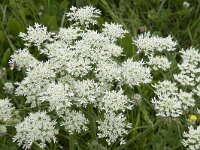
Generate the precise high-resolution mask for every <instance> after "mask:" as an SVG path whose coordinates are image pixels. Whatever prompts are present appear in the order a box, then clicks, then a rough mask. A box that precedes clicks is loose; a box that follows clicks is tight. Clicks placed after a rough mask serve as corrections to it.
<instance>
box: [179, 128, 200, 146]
mask: <svg viewBox="0 0 200 150" xmlns="http://www.w3.org/2000/svg"><path fill="white" fill-rule="evenodd" d="M188 129H189V131H188V132H184V133H183V138H184V139H183V140H182V143H183V145H184V146H185V147H186V148H187V149H189V150H199V149H200V126H197V128H196V129H195V128H194V127H193V126H189V127H188Z"/></svg>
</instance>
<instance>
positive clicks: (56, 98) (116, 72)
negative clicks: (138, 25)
mask: <svg viewBox="0 0 200 150" xmlns="http://www.w3.org/2000/svg"><path fill="white" fill-rule="evenodd" d="M70 10H71V11H70V12H69V13H67V16H68V20H69V21H72V22H73V24H72V25H70V26H69V27H67V28H64V27H62V28H60V29H59V31H58V32H55V33H53V32H48V31H47V28H46V27H44V26H42V25H40V24H38V23H36V24H35V25H34V26H33V27H30V26H29V27H28V29H27V33H20V37H21V38H22V40H24V41H25V42H26V43H25V48H24V49H22V50H21V49H19V50H18V51H16V52H15V53H14V54H13V55H12V56H11V60H10V66H11V68H12V69H13V68H15V67H16V68H17V69H18V70H21V69H25V71H26V72H25V73H26V74H25V75H26V76H25V78H24V79H23V80H22V81H20V82H17V83H15V85H16V86H17V87H16V89H15V95H17V96H25V97H26V102H25V103H27V104H30V106H31V108H33V107H34V109H38V111H39V112H37V113H35V114H32V113H31V114H30V116H29V117H27V118H25V119H24V121H23V122H22V123H20V124H18V125H17V126H16V129H17V135H16V136H15V138H14V140H15V141H17V142H18V145H23V147H24V148H26V149H28V148H30V147H31V145H32V143H33V142H34V141H36V142H39V145H40V146H41V147H45V142H46V141H47V142H50V139H53V140H54V141H55V134H56V133H57V132H58V131H57V130H56V129H55V128H54V126H55V122H52V121H51V120H50V118H49V117H48V116H47V115H46V113H44V112H40V111H41V109H42V110H43V109H45V110H46V111H47V112H48V113H54V115H57V118H59V119H58V124H59V125H60V126H62V127H63V128H65V129H66V131H67V132H68V133H69V134H74V133H80V132H81V131H85V130H88V127H87V124H89V120H88V119H87V117H88V116H87V115H88V114H87V113H86V111H85V109H87V108H88V106H92V107H93V108H94V110H95V111H99V112H97V113H98V114H101V115H104V116H105V120H104V121H99V122H98V123H99V127H98V128H99V131H100V133H99V134H98V135H99V137H100V138H103V137H105V138H106V139H107V142H108V143H109V144H111V143H113V142H115V141H116V140H117V139H120V140H121V144H124V140H123V136H124V135H126V134H128V130H127V129H128V128H130V124H129V123H127V122H126V117H125V116H124V115H123V114H122V113H124V112H125V111H127V110H130V109H132V108H133V104H134V100H130V98H129V97H128V96H127V95H125V94H124V91H123V88H122V87H123V86H124V85H129V88H134V86H139V85H140V84H146V83H150V82H151V81H152V76H151V74H150V68H149V67H147V64H146V63H145V62H143V61H142V60H141V61H134V60H133V59H131V58H128V59H127V60H125V61H120V59H118V58H120V57H121V56H123V48H122V47H120V46H119V45H117V41H118V39H120V38H123V37H124V35H125V34H126V33H127V31H126V30H124V29H123V28H122V26H121V25H119V24H115V23H107V22H106V23H104V24H103V25H102V26H103V28H102V29H101V30H99V31H98V30H92V29H90V28H89V27H90V25H94V24H97V21H96V20H95V19H96V18H97V17H99V15H100V14H101V13H100V11H99V10H97V9H96V8H94V7H92V6H85V7H83V8H76V7H72V8H71V9H70ZM97 28H98V26H97V27H95V29H97ZM32 45H33V46H32ZM30 46H32V47H31V50H34V49H35V50H36V51H38V52H39V55H42V56H45V61H40V60H38V59H36V58H35V57H34V56H33V55H32V54H30V52H29V49H30ZM114 89H115V90H114ZM137 99H138V98H137ZM41 105H42V107H40V106H41ZM43 106H44V107H43ZM95 113H96V112H95ZM86 114H87V115H86ZM90 115H92V114H90ZM45 116H46V120H45ZM47 122H48V123H47ZM39 124H41V125H43V126H44V127H43V128H45V129H44V130H43V128H41V129H40V128H39ZM48 124H49V127H50V128H51V130H53V132H52V134H51V135H48V134H50V131H49V129H48ZM59 125H58V126H59ZM37 130H38V131H37ZM46 132H48V133H46ZM32 135H33V136H32Z"/></svg>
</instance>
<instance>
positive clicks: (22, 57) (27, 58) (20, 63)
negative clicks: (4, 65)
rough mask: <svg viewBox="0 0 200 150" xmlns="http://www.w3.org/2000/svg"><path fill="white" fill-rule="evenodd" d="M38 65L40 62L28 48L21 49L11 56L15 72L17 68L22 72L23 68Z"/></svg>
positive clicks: (11, 65) (12, 67)
mask: <svg viewBox="0 0 200 150" xmlns="http://www.w3.org/2000/svg"><path fill="white" fill-rule="evenodd" d="M37 63H38V60H37V59H35V58H34V57H33V56H32V55H31V54H30V53H29V51H28V49H27V48H25V49H19V50H17V51H15V53H14V54H13V55H12V56H11V59H10V61H9V64H10V68H11V69H12V70H13V69H14V68H17V69H18V70H21V69H22V68H28V67H30V66H34V65H35V64H37Z"/></svg>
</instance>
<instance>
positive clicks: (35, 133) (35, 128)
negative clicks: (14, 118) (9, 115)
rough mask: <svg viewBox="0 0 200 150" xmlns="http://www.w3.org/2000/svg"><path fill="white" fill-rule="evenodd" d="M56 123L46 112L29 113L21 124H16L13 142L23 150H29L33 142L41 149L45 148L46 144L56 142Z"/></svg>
mask: <svg viewBox="0 0 200 150" xmlns="http://www.w3.org/2000/svg"><path fill="white" fill-rule="evenodd" d="M55 125H56V122H55V121H52V120H51V118H50V117H49V116H48V115H47V114H46V112H36V113H30V114H29V116H28V117H26V118H25V119H24V121H23V122H21V123H18V124H17V125H16V126H15V128H16V131H17V133H16V135H15V136H14V137H13V141H14V142H17V143H18V145H19V146H23V148H24V149H30V148H31V145H32V144H33V142H37V143H38V144H39V146H40V147H41V148H45V147H46V142H48V143H50V142H51V141H53V142H54V143H55V142H56V137H55V135H56V134H58V130H57V129H55Z"/></svg>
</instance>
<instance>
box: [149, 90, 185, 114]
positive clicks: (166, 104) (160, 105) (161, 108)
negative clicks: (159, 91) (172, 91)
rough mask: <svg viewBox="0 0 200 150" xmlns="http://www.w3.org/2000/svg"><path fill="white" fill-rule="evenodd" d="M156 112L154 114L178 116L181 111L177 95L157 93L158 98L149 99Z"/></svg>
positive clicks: (180, 103)
mask: <svg viewBox="0 0 200 150" xmlns="http://www.w3.org/2000/svg"><path fill="white" fill-rule="evenodd" d="M151 102H152V103H153V105H154V107H155V109H156V111H157V114H156V116H161V117H179V116H180V115H181V114H182V113H183V111H182V102H181V101H180V100H179V99H178V97H177V96H169V95H164V94H163V95H159V96H158V98H155V97H154V98H153V99H152V100H151Z"/></svg>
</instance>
